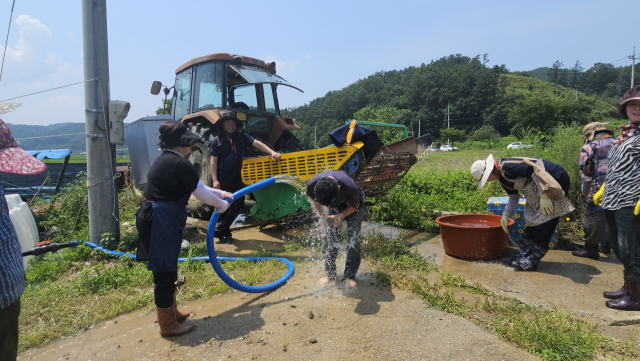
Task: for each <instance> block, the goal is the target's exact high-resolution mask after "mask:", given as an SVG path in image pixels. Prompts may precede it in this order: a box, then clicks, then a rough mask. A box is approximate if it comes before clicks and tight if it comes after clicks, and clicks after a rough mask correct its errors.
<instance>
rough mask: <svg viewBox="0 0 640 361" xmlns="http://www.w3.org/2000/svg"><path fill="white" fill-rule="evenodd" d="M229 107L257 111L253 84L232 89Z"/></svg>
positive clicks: (256, 99)
mask: <svg viewBox="0 0 640 361" xmlns="http://www.w3.org/2000/svg"><path fill="white" fill-rule="evenodd" d="M229 107H230V108H232V109H245V110H253V111H257V110H258V95H257V93H256V86H255V85H254V84H247V85H241V86H238V87H235V88H234V89H233V98H232V99H230V102H229Z"/></svg>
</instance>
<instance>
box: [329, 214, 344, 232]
mask: <svg viewBox="0 0 640 361" xmlns="http://www.w3.org/2000/svg"><path fill="white" fill-rule="evenodd" d="M327 218H328V219H330V220H331V221H332V222H333V229H334V230H336V229H339V228H340V224H341V223H342V215H341V214H334V215H332V216H327Z"/></svg>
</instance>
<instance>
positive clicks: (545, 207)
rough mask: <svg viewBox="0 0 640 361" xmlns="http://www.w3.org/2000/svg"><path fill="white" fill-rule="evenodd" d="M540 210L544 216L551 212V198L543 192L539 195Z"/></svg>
mask: <svg viewBox="0 0 640 361" xmlns="http://www.w3.org/2000/svg"><path fill="white" fill-rule="evenodd" d="M540 210H541V211H542V215H544V216H550V215H552V214H553V202H551V198H549V196H548V195H546V194H544V193H542V194H541V195H540Z"/></svg>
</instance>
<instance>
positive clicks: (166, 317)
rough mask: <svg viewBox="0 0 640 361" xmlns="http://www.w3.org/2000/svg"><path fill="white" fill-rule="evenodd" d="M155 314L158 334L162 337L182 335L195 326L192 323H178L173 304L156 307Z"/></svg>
mask: <svg viewBox="0 0 640 361" xmlns="http://www.w3.org/2000/svg"><path fill="white" fill-rule="evenodd" d="M156 314H157V315H158V325H160V336H162V337H170V336H180V335H184V334H185V333H187V332H189V331H191V330H193V328H194V327H195V326H194V325H183V324H180V323H178V320H177V319H176V311H175V305H171V307H167V308H160V307H156Z"/></svg>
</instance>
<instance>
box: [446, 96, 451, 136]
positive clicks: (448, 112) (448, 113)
mask: <svg viewBox="0 0 640 361" xmlns="http://www.w3.org/2000/svg"><path fill="white" fill-rule="evenodd" d="M450 114H451V112H450V111H449V104H447V129H449V115H450ZM447 145H449V138H447Z"/></svg>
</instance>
